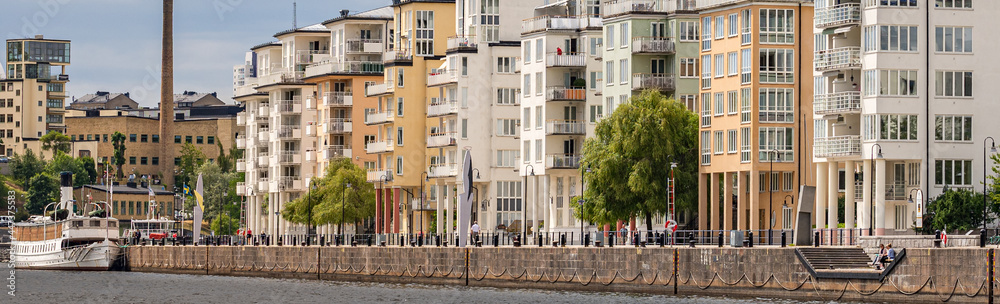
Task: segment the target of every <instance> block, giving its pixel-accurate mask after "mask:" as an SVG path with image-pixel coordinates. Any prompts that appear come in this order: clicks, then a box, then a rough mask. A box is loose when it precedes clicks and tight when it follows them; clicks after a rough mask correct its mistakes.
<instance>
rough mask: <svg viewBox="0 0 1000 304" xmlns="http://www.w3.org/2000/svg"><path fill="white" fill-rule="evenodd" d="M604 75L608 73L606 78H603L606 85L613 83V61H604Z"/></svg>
mask: <svg viewBox="0 0 1000 304" xmlns="http://www.w3.org/2000/svg"><path fill="white" fill-rule="evenodd" d="M604 75H608V79H605V80H606V83H607V85H608V86H612V85H614V84H615V62H614V61H606V62H604Z"/></svg>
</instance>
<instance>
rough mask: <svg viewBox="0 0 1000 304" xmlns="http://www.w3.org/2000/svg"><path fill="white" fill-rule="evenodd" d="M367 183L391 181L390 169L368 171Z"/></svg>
mask: <svg viewBox="0 0 1000 304" xmlns="http://www.w3.org/2000/svg"><path fill="white" fill-rule="evenodd" d="M367 180H368V182H369V183H379V182H387V181H388V182H391V181H392V170H391V169H388V170H371V171H368V178H367Z"/></svg>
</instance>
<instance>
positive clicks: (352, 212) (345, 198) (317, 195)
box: [281, 158, 375, 226]
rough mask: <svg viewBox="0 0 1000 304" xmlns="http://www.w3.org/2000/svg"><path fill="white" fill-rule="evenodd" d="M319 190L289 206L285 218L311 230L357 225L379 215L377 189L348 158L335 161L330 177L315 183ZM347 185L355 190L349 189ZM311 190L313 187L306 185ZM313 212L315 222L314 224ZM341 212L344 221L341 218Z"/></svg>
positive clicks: (328, 170) (288, 204)
mask: <svg viewBox="0 0 1000 304" xmlns="http://www.w3.org/2000/svg"><path fill="white" fill-rule="evenodd" d="M313 183H314V185H315V187H316V189H312V190H311V191H308V192H307V193H306V194H305V195H303V196H301V197H299V198H298V199H295V200H293V201H291V202H288V203H285V206H284V207H283V208H282V211H281V217H282V218H284V219H285V220H286V221H289V222H293V223H299V224H310V226H318V225H326V224H340V223H356V222H357V221H360V220H361V219H364V218H367V217H370V216H373V215H375V205H374V204H372V203H371V202H374V201H375V188H374V186H373V185H372V184H371V183H368V181H367V172H366V171H365V169H363V168H361V167H359V166H358V165H355V164H354V163H352V162H351V160H350V159H348V158H341V159H338V160H335V161H331V162H330V164H329V165H328V166H327V168H326V175H325V176H323V177H318V178H315V179H314V180H313ZM347 183H350V184H351V187H350V188H348V187H347ZM305 186H306V187H309V185H305ZM310 210H311V215H312V218H311V221H310V217H309V216H310ZM341 212H343V214H344V217H343V218H341Z"/></svg>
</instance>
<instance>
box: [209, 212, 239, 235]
mask: <svg viewBox="0 0 1000 304" xmlns="http://www.w3.org/2000/svg"><path fill="white" fill-rule="evenodd" d="M211 226H212V231H215V235H234V234H236V229H239V228H240V221H239V219H236V218H231V217H229V214H227V213H222V214H219V216H216V217H215V219H212V224H211Z"/></svg>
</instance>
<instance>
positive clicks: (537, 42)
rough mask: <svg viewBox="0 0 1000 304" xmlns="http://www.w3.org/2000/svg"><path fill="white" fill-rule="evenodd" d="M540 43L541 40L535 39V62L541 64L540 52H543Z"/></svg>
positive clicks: (543, 49)
mask: <svg viewBox="0 0 1000 304" xmlns="http://www.w3.org/2000/svg"><path fill="white" fill-rule="evenodd" d="M542 41H544V40H543V39H542V38H538V39H535V62H542V52H543V51H545V47H543V46H542Z"/></svg>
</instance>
